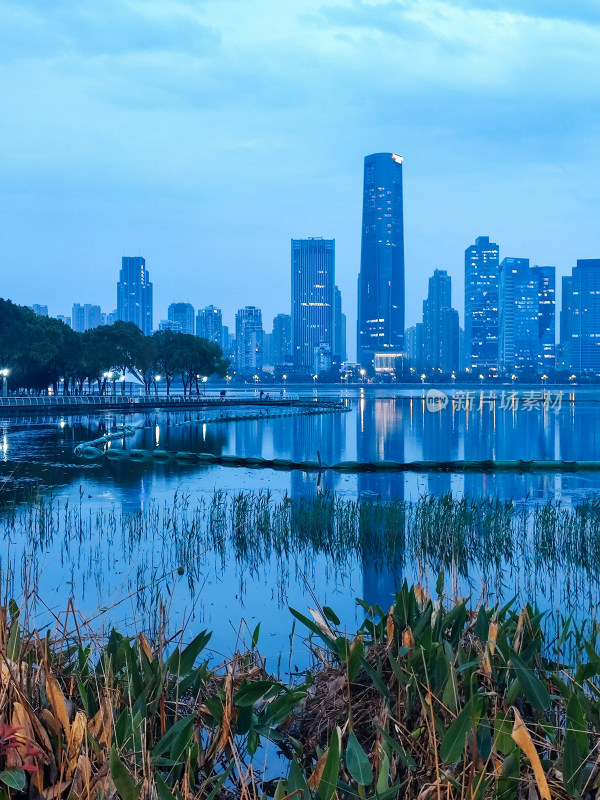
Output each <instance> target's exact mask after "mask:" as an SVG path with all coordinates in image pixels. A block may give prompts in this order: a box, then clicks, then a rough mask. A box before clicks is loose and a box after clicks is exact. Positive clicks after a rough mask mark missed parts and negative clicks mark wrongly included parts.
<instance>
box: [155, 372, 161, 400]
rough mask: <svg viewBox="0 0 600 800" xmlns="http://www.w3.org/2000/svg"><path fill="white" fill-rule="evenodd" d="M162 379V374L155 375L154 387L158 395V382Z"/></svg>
mask: <svg viewBox="0 0 600 800" xmlns="http://www.w3.org/2000/svg"><path fill="white" fill-rule="evenodd" d="M159 381H160V375H155V376H154V389H155V391H156V396H157V397H158V382H159Z"/></svg>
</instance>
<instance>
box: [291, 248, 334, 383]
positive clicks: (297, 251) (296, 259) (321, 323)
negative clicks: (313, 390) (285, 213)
mask: <svg viewBox="0 0 600 800" xmlns="http://www.w3.org/2000/svg"><path fill="white" fill-rule="evenodd" d="M334 285H335V240H334V239H317V238H312V239H292V355H293V360H294V366H296V367H301V368H304V369H307V370H313V369H314V366H313V365H314V362H315V351H316V350H318V349H319V347H320V346H321V345H323V346H325V347H328V348H329V353H330V354H331V352H332V351H333V287H334Z"/></svg>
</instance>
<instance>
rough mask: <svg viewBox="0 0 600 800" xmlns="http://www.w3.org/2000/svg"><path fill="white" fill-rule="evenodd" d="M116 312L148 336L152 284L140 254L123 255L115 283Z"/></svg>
mask: <svg viewBox="0 0 600 800" xmlns="http://www.w3.org/2000/svg"><path fill="white" fill-rule="evenodd" d="M117 314H118V317H119V319H120V320H122V321H123V322H133V323H134V324H135V325H137V326H138V328H140V330H141V331H142V332H143V333H144V334H146V336H150V334H151V333H152V284H151V283H150V273H149V272H148V270H147V269H146V259H145V258H142V257H141V256H123V259H122V264H121V273H120V277H119V282H118V283H117Z"/></svg>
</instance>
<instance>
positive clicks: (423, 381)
mask: <svg viewBox="0 0 600 800" xmlns="http://www.w3.org/2000/svg"><path fill="white" fill-rule="evenodd" d="M426 380H427V375H425V373H423V374H422V375H421V383H425V381H426Z"/></svg>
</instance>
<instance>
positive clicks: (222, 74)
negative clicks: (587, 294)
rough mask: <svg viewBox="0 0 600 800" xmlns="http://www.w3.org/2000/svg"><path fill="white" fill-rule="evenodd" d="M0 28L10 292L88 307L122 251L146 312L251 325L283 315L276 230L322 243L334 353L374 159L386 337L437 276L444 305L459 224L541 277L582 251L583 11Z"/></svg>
mask: <svg viewBox="0 0 600 800" xmlns="http://www.w3.org/2000/svg"><path fill="white" fill-rule="evenodd" d="M258 12H260V13H258ZM263 16H264V17H266V18H269V19H271V20H272V24H271V25H269V26H268V30H266V29H264V26H260V25H258V24H257V19H259V18H261V17H263ZM0 20H1V21H2V30H3V36H4V37H5V39H7V40H8V42H9V46H8V47H6V48H4V49H3V56H2V59H1V60H0V70H1V71H2V76H3V83H4V86H5V93H4V101H5V112H6V119H7V120H8V122H7V124H6V125H5V126H3V130H2V131H0V142H1V144H2V153H3V155H4V164H3V167H4V171H3V174H4V178H3V192H2V199H1V200H0V202H1V203H2V205H1V209H2V215H3V220H4V221H5V230H6V231H7V235H5V236H4V237H3V239H2V242H0V265H1V266H2V279H3V284H4V285H3V288H2V295H3V296H7V297H11V298H12V299H13V300H14V301H15V302H18V303H22V304H31V303H34V302H47V303H48V304H49V306H50V309H51V313H52V314H54V315H56V314H59V313H60V314H63V315H67V314H68V313H69V310H70V306H71V304H72V302H73V301H78V300H79V299H80V298H81V299H82V300H83V301H86V302H93V303H96V304H99V305H101V306H102V308H103V309H105V310H106V311H108V312H110V311H111V310H112V309H113V308H114V301H113V297H112V291H111V283H112V280H113V278H112V269H113V265H114V263H115V261H117V260H118V259H119V258H120V256H122V255H130V254H134V255H135V254H138V253H139V254H140V255H142V254H143V255H144V257H145V258H146V259H147V262H148V267H149V269H150V271H151V273H152V278H153V281H154V282H155V285H156V287H157V296H156V298H155V305H156V318H157V320H160V319H164V318H166V317H167V307H168V305H169V303H171V302H174V301H187V300H189V301H190V302H193V303H194V305H205V304H207V303H214V304H215V305H218V306H219V307H221V308H222V309H223V313H224V318H225V319H226V320H227V321H228V323H229V324H230V325H232V323H233V317H234V313H235V310H236V309H237V308H239V307H242V306H243V305H245V304H246V303H255V304H261V305H262V307H263V309H264V313H265V318H272V317H273V316H274V315H275V314H276V313H280V312H282V311H285V310H287V308H288V303H287V287H286V285H285V282H284V281H280V280H279V279H280V276H281V275H282V274H284V273H285V271H286V267H287V262H288V246H287V243H288V241H289V239H290V237H294V238H304V237H308V236H318V235H321V236H324V237H328V238H335V239H336V243H337V253H336V255H337V280H338V285H339V287H340V289H341V291H342V293H343V295H344V299H345V305H346V309H347V310H348V313H349V315H350V316H349V320H348V322H349V324H348V339H349V342H348V351H349V352H350V353H352V352H354V351H355V343H354V339H355V326H354V320H353V317H354V309H355V308H356V273H357V271H358V266H359V258H360V255H359V250H360V214H361V206H360V195H361V181H362V176H361V174H360V168H358V169H357V165H359V164H360V162H361V160H362V158H363V157H364V155H365V154H366V153H371V152H378V151H387V150H393V151H395V152H398V153H400V154H401V155H402V156H404V157H405V159H406V160H405V170H404V188H405V255H406V300H407V303H406V306H407V319H406V322H407V325H410V324H411V323H414V322H415V321H416V317H417V315H418V309H419V308H420V305H421V301H422V299H423V297H425V295H426V293H427V274H428V273H430V272H431V270H433V269H435V268H438V269H446V270H447V271H448V273H449V274H450V275H451V277H452V279H453V281H454V287H455V297H456V307H457V309H458V310H459V311H460V312H461V313H462V310H463V309H462V294H463V291H462V268H461V267H462V263H461V261H462V259H461V251H462V250H464V246H465V242H468V241H472V240H473V239H474V238H475V237H476V236H478V235H480V234H487V235H489V236H490V237H491V238H492V239H493V240H494V241H497V242H499V243H500V245H501V247H502V250H503V253H509V254H518V255H519V254H522V255H523V256H526V257H528V258H529V259H530V260H531V263H537V264H555V265H556V266H557V278H558V281H557V283H558V285H559V287H560V278H561V277H562V276H563V275H564V274H566V272H567V270H569V269H570V268H571V267H572V266H574V265H575V262H576V259H578V258H580V259H585V258H594V257H596V255H597V249H598V233H597V224H596V220H597V219H598V216H599V210H600V197H599V192H598V189H597V186H596V184H595V182H594V180H593V176H594V175H595V174H597V165H598V148H597V147H596V145H595V141H596V138H597V132H598V125H597V120H596V117H595V111H594V109H595V96H596V85H595V81H594V76H595V74H596V72H597V66H598V60H599V58H600V56H599V55H598V54H599V53H600V47H598V44H600V28H599V24H598V15H597V14H595V13H594V12H593V9H592V10H591V9H590V6H589V4H586V3H583V2H574V3H571V4H569V5H568V7H559V8H558V9H557V7H556V6H555V5H554V6H553V5H552V4H547V3H544V4H542V3H540V2H538V3H535V2H533V0H527V2H525V0H523V2H514V0H510V2H509V0H496V2H494V3H493V4H492V3H491V2H490V0H460V2H458V0H456V2H447V1H446V2H444V0H435V1H434V0H428V1H427V2H424V3H416V2H413V0H410V2H407V3H402V4H400V3H389V2H386V3H384V2H376V3H369V4H367V3H365V2H356V3H350V2H349V0H348V2H346V1H345V0H344V1H342V0H334V2H333V3H332V4H328V5H325V4H324V3H322V2H312V0H309V2H308V3H302V4H299V3H293V2H292V3H290V4H285V6H283V7H281V6H277V5H275V4H273V3H271V2H266V0H261V3H260V7H259V9H258V10H257V9H256V8H255V7H252V8H251V7H248V6H246V5H244V4H242V3H239V2H230V0H228V1H227V2H225V3H222V4H216V3H206V4H202V5H201V6H199V5H198V4H193V3H191V2H188V0H181V1H180V2H177V3H174V4H165V3H160V2H152V3H149V4H129V3H118V2H114V1H113V0H110V1H109V2H108V3H106V4H104V5H103V7H102V9H101V11H100V10H99V9H93V8H88V9H87V10H84V9H83V8H82V7H81V6H79V5H78V4H76V3H73V2H71V0H68V2H66V3H61V4H59V6H55V5H54V4H46V5H42V4H39V3H38V4H35V3H32V2H24V3H20V4H18V6H16V5H15V4H14V3H12V2H9V0H2V2H0ZM249 33H250V35H249ZM482 43H485V46H482ZM525 43H527V46H525ZM248 65H251V67H252V68H251V69H248ZM471 112H472V113H471ZM474 120H475V121H474ZM567 121H568V124H567ZM133 131H135V136H134V135H132V132H133ZM32 154H34V157H32ZM232 186H235V191H233V192H232V191H231V187H232ZM232 220H235V223H236V224H235V225H234V226H232ZM42 264H43V265H44V267H43V269H42V268H41V267H40V265H42ZM257 276H260V278H261V280H260V284H259V283H258V281H257ZM32 286H35V287H36V291H37V292H39V294H40V295H41V296H42V297H43V299H41V298H36V297H31V287H32ZM259 286H260V288H259ZM65 287H68V288H69V291H72V292H73V296H72V297H70V298H69V301H68V302H67V303H66V304H65V303H64V294H65ZM158 287H162V288H161V289H160V290H158ZM176 289H178V291H176ZM181 290H183V291H181ZM559 301H560V297H559Z"/></svg>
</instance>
